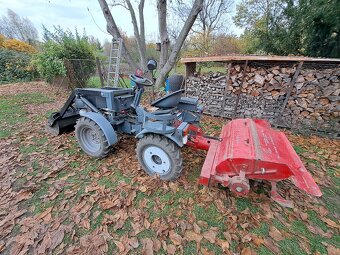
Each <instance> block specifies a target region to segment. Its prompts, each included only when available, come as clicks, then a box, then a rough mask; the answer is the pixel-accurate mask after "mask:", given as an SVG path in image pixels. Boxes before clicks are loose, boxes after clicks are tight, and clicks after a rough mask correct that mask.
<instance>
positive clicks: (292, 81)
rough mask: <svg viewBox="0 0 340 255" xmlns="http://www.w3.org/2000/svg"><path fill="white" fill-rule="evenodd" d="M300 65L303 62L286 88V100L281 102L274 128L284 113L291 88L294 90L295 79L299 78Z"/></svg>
mask: <svg viewBox="0 0 340 255" xmlns="http://www.w3.org/2000/svg"><path fill="white" fill-rule="evenodd" d="M302 65H303V61H301V62H299V65H298V67H297V68H296V70H295V73H294V76H293V79H292V80H291V81H290V84H289V87H288V90H287V94H286V98H285V100H284V101H283V103H282V106H281V109H280V111H279V112H278V114H277V116H276V121H275V122H276V125H275V126H276V127H277V126H278V122H279V118H280V117H281V115H282V113H283V111H284V110H285V108H286V105H287V103H288V100H289V98H290V94H291V93H292V90H293V88H294V85H295V82H296V79H297V78H298V76H299V74H300V71H301V68H302Z"/></svg>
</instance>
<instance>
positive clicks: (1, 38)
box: [0, 34, 6, 48]
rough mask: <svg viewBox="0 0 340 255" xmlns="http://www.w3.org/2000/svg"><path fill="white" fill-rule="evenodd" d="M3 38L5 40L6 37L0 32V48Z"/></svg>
mask: <svg viewBox="0 0 340 255" xmlns="http://www.w3.org/2000/svg"><path fill="white" fill-rule="evenodd" d="M5 40H6V37H5V36H4V35H2V34H0V48H1V47H3V46H2V45H3V43H4V41H5Z"/></svg>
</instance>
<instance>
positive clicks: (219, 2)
mask: <svg viewBox="0 0 340 255" xmlns="http://www.w3.org/2000/svg"><path fill="white" fill-rule="evenodd" d="M192 2H193V0H191V1H189V3H184V1H182V0H177V1H173V4H172V5H171V9H172V11H173V13H174V14H175V17H176V18H177V19H179V20H182V22H184V21H185V19H184V17H186V16H187V15H188V13H189V12H190V6H191V3H192ZM232 5H233V0H205V1H204V3H203V8H202V11H201V12H200V13H199V15H198V18H197V20H196V22H195V24H194V26H193V28H192V32H193V33H194V34H196V36H197V35H198V36H199V37H200V38H201V39H202V40H201V41H202V43H201V45H200V46H199V47H200V48H202V50H204V51H209V48H210V46H211V45H210V44H209V42H210V41H211V39H212V37H213V34H214V33H215V32H217V31H219V32H220V31H224V32H225V31H226V30H228V23H227V22H226V16H227V14H229V13H230V12H231V6H232Z"/></svg>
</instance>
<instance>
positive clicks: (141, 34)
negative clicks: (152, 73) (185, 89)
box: [98, 0, 203, 87]
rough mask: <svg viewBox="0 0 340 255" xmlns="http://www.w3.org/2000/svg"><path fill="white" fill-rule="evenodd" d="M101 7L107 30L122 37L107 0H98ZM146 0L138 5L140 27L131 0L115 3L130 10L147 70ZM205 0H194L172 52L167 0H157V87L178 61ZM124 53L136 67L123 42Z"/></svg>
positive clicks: (141, 56)
mask: <svg viewBox="0 0 340 255" xmlns="http://www.w3.org/2000/svg"><path fill="white" fill-rule="evenodd" d="M98 2H99V4H100V6H101V9H102V11H103V14H104V16H105V19H106V21H107V31H108V32H109V33H110V34H111V35H112V36H113V37H114V38H122V37H121V35H120V32H119V30H118V27H117V25H116V23H115V21H114V19H113V17H112V15H111V12H110V10H109V8H108V5H107V2H106V1H105V0H98ZM144 2H145V1H144V0H140V2H139V5H138V13H139V15H138V16H139V27H138V23H137V18H136V14H135V11H134V9H133V6H132V4H131V2H130V0H125V1H123V0H117V1H113V5H121V6H123V7H124V8H126V9H127V10H129V12H130V16H131V21H132V24H133V28H134V34H135V37H136V40H137V45H138V48H139V52H140V62H141V63H140V67H141V68H143V69H144V70H145V68H144V67H145V66H146V57H145V56H146V47H145V45H146V44H145V29H144V15H143V10H144ZM202 5H203V0H195V1H193V4H192V8H191V9H190V12H189V13H188V15H187V16H186V17H187V18H186V20H185V22H184V24H183V27H182V29H181V32H180V34H179V36H178V38H177V40H176V42H175V43H174V44H173V47H172V50H171V52H169V51H170V49H169V45H170V40H169V36H168V31H167V23H166V20H167V1H166V0H157V10H158V22H159V30H160V37H161V43H162V47H161V54H160V55H161V57H160V72H159V76H158V78H157V80H156V87H161V86H162V84H163V83H164V80H165V78H166V76H167V75H168V73H169V72H170V71H171V69H172V68H173V66H174V65H175V63H176V58H177V56H178V55H179V52H180V49H181V47H182V45H183V43H184V41H185V38H186V37H187V35H188V33H189V31H190V29H191V27H192V25H193V24H194V22H195V20H196V18H197V15H198V14H199V12H200V11H201V9H202ZM123 53H124V56H125V58H126V60H127V62H128V64H129V65H130V67H131V68H136V67H137V64H136V63H135V62H133V60H132V58H131V55H130V54H129V52H128V51H127V49H126V46H125V43H124V44H123Z"/></svg>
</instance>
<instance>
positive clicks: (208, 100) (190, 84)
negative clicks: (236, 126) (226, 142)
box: [186, 65, 340, 131]
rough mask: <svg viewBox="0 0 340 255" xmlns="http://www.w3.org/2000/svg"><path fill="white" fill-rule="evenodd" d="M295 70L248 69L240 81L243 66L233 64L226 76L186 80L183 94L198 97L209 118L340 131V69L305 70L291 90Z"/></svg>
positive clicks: (294, 68) (207, 75) (281, 68)
mask: <svg viewBox="0 0 340 255" xmlns="http://www.w3.org/2000/svg"><path fill="white" fill-rule="evenodd" d="M295 71H296V66H292V67H280V66H272V67H268V68H265V67H256V66H248V67H247V69H246V72H245V76H244V79H243V83H242V78H243V66H242V65H233V66H232V68H231V70H230V73H229V77H228V78H227V73H228V72H227V71H226V73H223V74H222V73H209V74H204V75H201V74H197V73H195V75H194V76H192V77H187V81H186V91H187V95H189V96H196V97H199V99H200V102H201V104H203V105H204V106H205V112H206V113H210V114H212V115H217V116H225V117H258V118H266V119H269V120H272V121H273V122H274V121H276V122H277V121H279V122H280V123H279V124H282V125H284V126H288V127H295V126H299V125H300V126H301V125H307V126H308V125H309V126H313V127H316V126H317V128H320V129H322V128H324V129H325V128H333V129H334V128H335V130H338V131H340V125H339V123H338V122H339V118H340V68H339V67H337V68H332V69H318V70H316V69H308V68H304V67H303V68H302V69H301V70H300V72H299V75H298V76H297V79H296V81H295V84H294V85H293V86H292V87H291V82H292V79H293V76H294V73H295ZM289 90H291V91H290V97H289V98H288V101H287V103H286V105H285V107H284V110H283V112H282V108H283V106H284V102H285V98H286V96H287V93H288V92H289ZM236 105H237V106H236Z"/></svg>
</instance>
